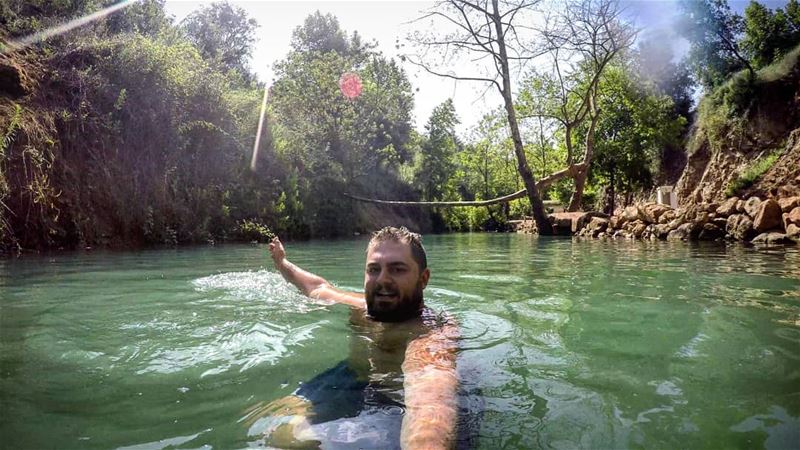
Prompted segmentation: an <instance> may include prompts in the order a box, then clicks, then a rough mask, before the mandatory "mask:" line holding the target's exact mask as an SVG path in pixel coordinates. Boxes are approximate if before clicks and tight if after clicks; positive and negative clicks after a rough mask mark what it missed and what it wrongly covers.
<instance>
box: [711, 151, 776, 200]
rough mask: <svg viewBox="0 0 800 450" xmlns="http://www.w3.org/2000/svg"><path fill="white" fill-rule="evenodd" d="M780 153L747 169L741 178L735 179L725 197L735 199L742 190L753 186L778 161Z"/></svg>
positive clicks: (773, 154) (758, 161)
mask: <svg viewBox="0 0 800 450" xmlns="http://www.w3.org/2000/svg"><path fill="white" fill-rule="evenodd" d="M779 156H780V153H778V152H774V153H772V154H770V155H767V156H766V157H764V158H762V159H759V160H757V161H756V162H754V163H753V164H752V165H751V166H750V167H748V168H746V169H745V170H744V171H743V172H742V173H741V174H739V176H737V177H736V178H734V179H733V180H732V181H731V182H730V184H729V185H728V188H727V189H726V190H725V195H726V196H728V197H733V196H734V195H736V193H737V192H739V191H740V190H742V189H746V188H748V187H750V186H752V185H753V183H755V182H756V180H758V178H759V177H761V175H763V174H764V173H765V172H766V171H768V170H769V169H770V167H772V166H773V165H774V164H775V161H777V160H778V157H779Z"/></svg>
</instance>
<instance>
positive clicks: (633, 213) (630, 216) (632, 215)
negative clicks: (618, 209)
mask: <svg viewBox="0 0 800 450" xmlns="http://www.w3.org/2000/svg"><path fill="white" fill-rule="evenodd" d="M622 217H623V218H624V219H625V221H626V222H632V221H634V220H636V219H638V218H639V208H637V207H635V206H628V207H627V208H625V210H624V211H622Z"/></svg>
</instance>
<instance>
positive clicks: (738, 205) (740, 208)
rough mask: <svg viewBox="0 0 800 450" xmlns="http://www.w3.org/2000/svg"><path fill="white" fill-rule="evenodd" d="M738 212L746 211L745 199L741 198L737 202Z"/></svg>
mask: <svg viewBox="0 0 800 450" xmlns="http://www.w3.org/2000/svg"><path fill="white" fill-rule="evenodd" d="M736 212H737V213H743V212H744V200H741V199H740V200H739V201H738V202H736Z"/></svg>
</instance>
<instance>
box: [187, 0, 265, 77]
mask: <svg viewBox="0 0 800 450" xmlns="http://www.w3.org/2000/svg"><path fill="white" fill-rule="evenodd" d="M182 26H183V29H184V31H185V32H186V36H187V37H188V38H189V40H190V41H191V42H192V43H193V44H194V45H195V47H197V49H198V50H199V51H200V54H201V55H202V56H203V57H204V58H205V59H207V60H209V61H212V62H215V63H218V64H220V65H221V66H222V67H224V68H226V69H228V70H232V69H236V70H238V71H239V72H240V73H242V74H247V73H249V70H248V67H247V61H248V59H249V58H250V55H251V53H252V51H253V43H254V42H255V33H256V28H258V23H257V22H256V21H255V19H252V18H248V17H247V13H246V12H245V10H244V9H242V8H240V7H238V6H233V5H231V4H230V3H228V2H227V0H225V1H222V2H217V3H212V4H211V5H209V6H206V7H203V8H202V9H200V10H198V11H195V12H194V13H192V14H190V15H189V16H188V17H187V18H186V19H184V21H183V22H182Z"/></svg>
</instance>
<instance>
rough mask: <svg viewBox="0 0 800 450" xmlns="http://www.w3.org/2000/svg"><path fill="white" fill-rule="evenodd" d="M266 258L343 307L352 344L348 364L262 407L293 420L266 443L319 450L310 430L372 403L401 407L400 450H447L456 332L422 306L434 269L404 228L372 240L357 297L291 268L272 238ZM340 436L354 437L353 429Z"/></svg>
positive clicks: (451, 433)
mask: <svg viewBox="0 0 800 450" xmlns="http://www.w3.org/2000/svg"><path fill="white" fill-rule="evenodd" d="M269 251H270V254H271V256H272V260H273V261H274V263H275V267H276V268H277V269H278V270H279V271H280V273H281V275H283V277H284V278H285V279H286V280H287V281H289V282H290V283H292V284H294V285H295V286H296V287H297V288H298V289H299V290H300V291H301V292H302V293H303V294H304V295H306V296H308V297H311V298H315V299H323V300H330V301H334V302H338V303H344V304H346V305H349V306H350V307H351V308H352V309H351V318H350V322H351V325H352V326H353V329H354V336H353V340H352V341H351V349H350V358H349V359H348V361H347V362H345V363H342V364H340V365H339V366H337V367H335V368H333V369H331V370H329V371H327V372H325V373H323V374H321V375H320V376H318V377H316V378H315V379H313V380H311V381H310V382H309V383H304V384H303V385H302V386H301V387H300V388H299V389H298V390H297V391H295V393H294V395H293V396H290V397H288V398H284V399H281V400H279V401H277V402H273V404H271V405H269V406H268V407H267V408H265V410H266V411H267V412H269V413H270V414H273V415H275V416H284V417H287V418H289V419H288V420H286V421H284V422H281V423H280V425H279V426H276V427H273V428H272V429H271V430H268V434H269V436H267V443H268V444H270V445H276V446H282V445H291V446H297V445H309V444H310V445H314V444H318V443H319V442H320V440H321V439H324V437H323V436H320V435H319V434H320V431H319V430H320V429H322V428H317V429H316V430H315V427H314V424H315V423H335V422H336V421H337V420H341V418H342V417H344V418H352V417H361V416H362V415H368V414H369V413H368V412H364V411H365V410H367V409H368V407H369V406H370V405H373V406H374V405H378V404H380V405H399V406H401V407H402V406H404V408H405V413H404V414H403V415H402V425H401V426H400V439H399V441H400V442H399V443H400V445H401V447H402V448H404V449H405V448H408V449H411V448H425V449H439V448H451V447H453V445H454V439H455V428H456V418H457V402H456V388H457V387H458V379H457V377H456V371H455V362H456V349H457V339H458V328H457V327H456V325H455V324H453V323H452V320H449V319H445V318H444V317H443V316H438V315H436V314H435V313H434V312H433V311H431V310H430V309H429V308H427V307H425V304H424V300H423V290H424V289H425V287H426V286H427V284H428V280H429V278H430V270H429V269H428V267H427V259H426V255H425V249H424V247H423V246H422V242H421V238H420V236H419V235H418V234H416V233H412V232H410V231H408V230H407V229H406V228H405V227H401V228H394V227H386V228H383V229H381V230H379V231H377V232H375V233H374V234H373V236H372V239H371V240H370V242H369V245H368V246H367V257H366V265H365V271H364V293H363V294H362V293H354V292H347V291H343V290H340V289H337V288H336V287H334V286H333V285H332V284H331V283H330V282H328V281H327V280H325V279H324V278H322V277H320V276H317V275H314V274H312V273H310V272H307V271H305V270H303V269H301V268H299V267H297V266H296V265H294V264H292V263H290V262H289V261H288V260H287V259H286V252H285V250H284V248H283V245H282V244H281V242H280V240H279V239H278V238H275V239H273V241H272V242H271V243H270V244H269ZM400 383H402V384H400ZM355 397H357V398H355ZM397 409H400V410H401V411H402V408H395V410H397ZM371 417H381V415H380V414H378V415H373V416H371ZM375 423H378V424H380V423H381V422H373V425H372V428H373V432H374V433H377V434H376V435H381V433H384V432H385V430H381V429H377V430H374V428H383V426H382V425H374V424H375ZM384 423H385V422H384ZM346 428H349V429H352V423H349V424H348V426H347V427H346ZM323 432H325V433H327V431H323ZM336 433H340V434H341V431H337V432H336ZM383 435H384V436H385V433H384V434H383ZM349 442H353V441H352V440H350V441H349ZM372 444H373V445H372V446H374V445H379V446H381V445H384V444H378V443H376V442H373V443H372ZM359 445H363V442H362V443H360V444H359ZM367 446H369V445H367Z"/></svg>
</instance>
